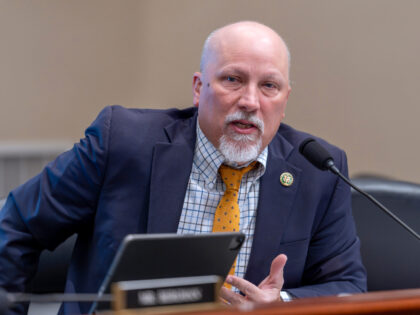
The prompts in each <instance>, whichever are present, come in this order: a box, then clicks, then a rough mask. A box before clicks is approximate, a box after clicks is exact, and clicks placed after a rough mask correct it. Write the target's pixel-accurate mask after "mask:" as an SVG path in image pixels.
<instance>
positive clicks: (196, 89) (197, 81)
mask: <svg viewBox="0 0 420 315" xmlns="http://www.w3.org/2000/svg"><path fill="white" fill-rule="evenodd" d="M202 86H203V82H202V81H201V72H195V73H194V76H193V104H194V106H195V107H198V103H199V101H200V93H201V87H202Z"/></svg>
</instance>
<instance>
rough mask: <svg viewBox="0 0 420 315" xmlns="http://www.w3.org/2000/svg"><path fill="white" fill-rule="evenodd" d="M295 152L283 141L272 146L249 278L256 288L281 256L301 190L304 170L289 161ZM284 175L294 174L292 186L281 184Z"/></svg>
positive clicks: (260, 203)
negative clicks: (286, 228) (281, 177)
mask: <svg viewBox="0 0 420 315" xmlns="http://www.w3.org/2000/svg"><path fill="white" fill-rule="evenodd" d="M292 150H293V147H292V146H291V145H290V144H289V143H288V142H287V141H286V140H285V139H283V138H280V139H279V142H278V143H273V142H272V143H271V144H270V146H269V152H268V161H267V168H266V171H265V173H264V175H263V177H262V178H261V181H260V193H259V201H258V210H257V219H256V224H255V233H254V239H253V243H252V249H251V257H250V260H249V262H248V268H247V272H246V275H245V278H246V279H247V280H249V281H251V282H253V283H256V284H259V282H260V281H261V280H262V279H264V278H265V277H266V276H267V275H268V273H267V272H268V271H269V270H270V265H271V261H272V260H273V258H274V257H276V256H277V255H278V254H279V253H278V252H277V251H278V247H279V244H280V242H281V239H282V237H283V233H284V230H285V227H286V225H287V221H288V218H289V216H290V213H291V211H292V207H293V204H294V200H295V197H296V193H297V190H298V186H299V181H300V173H301V170H300V169H299V168H297V167H295V166H294V165H292V164H291V163H289V162H287V160H286V158H287V157H288V155H289V154H290V153H291V151H292ZM284 172H288V173H291V174H292V176H293V184H292V185H291V186H284V185H283V184H282V183H281V182H280V176H281V174H283V173H284Z"/></svg>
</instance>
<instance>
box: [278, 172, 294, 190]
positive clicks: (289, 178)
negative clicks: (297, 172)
mask: <svg viewBox="0 0 420 315" xmlns="http://www.w3.org/2000/svg"><path fill="white" fill-rule="evenodd" d="M280 183H281V184H282V185H283V186H286V187H289V186H292V184H293V175H292V174H290V173H289V172H284V173H282V174H281V175H280Z"/></svg>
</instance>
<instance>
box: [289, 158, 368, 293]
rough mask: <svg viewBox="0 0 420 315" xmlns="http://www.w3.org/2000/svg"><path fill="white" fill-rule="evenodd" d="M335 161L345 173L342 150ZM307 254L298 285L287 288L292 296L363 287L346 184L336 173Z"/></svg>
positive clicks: (358, 243)
mask: <svg viewBox="0 0 420 315" xmlns="http://www.w3.org/2000/svg"><path fill="white" fill-rule="evenodd" d="M336 165H338V167H339V169H340V171H341V172H342V174H344V175H345V176H348V170H347V160H346V156H345V153H344V152H342V151H341V159H340V160H338V161H336ZM307 255H308V256H307V260H306V265H305V270H304V274H303V276H302V281H301V284H302V286H299V287H298V288H288V289H287V291H288V292H290V293H291V294H292V295H293V296H295V297H309V296H322V295H331V294H333V295H335V294H339V293H352V292H364V291H366V272H365V269H364V267H363V265H362V262H361V257H360V242H359V239H358V237H357V235H356V229H355V224H354V220H353V216H352V213H351V194H350V188H349V186H348V185H347V184H346V183H344V181H342V180H341V179H339V178H338V177H337V180H336V184H335V189H334V192H333V194H332V196H331V199H330V201H329V203H328V207H327V209H326V211H325V213H324V214H323V216H322V218H320V221H319V223H317V224H316V225H315V231H314V233H313V236H312V238H311V241H310V244H309V248H308V253H307Z"/></svg>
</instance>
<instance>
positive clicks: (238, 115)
mask: <svg viewBox="0 0 420 315" xmlns="http://www.w3.org/2000/svg"><path fill="white" fill-rule="evenodd" d="M235 120H247V121H249V122H250V123H252V124H253V125H254V126H255V127H257V128H258V129H259V130H260V131H261V133H263V132H264V122H263V121H262V120H261V119H259V118H258V117H257V116H255V115H254V114H250V113H246V112H243V111H237V112H235V113H233V114H229V115H227V116H226V118H225V124H226V125H227V124H229V123H231V122H233V121H235Z"/></svg>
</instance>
